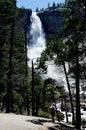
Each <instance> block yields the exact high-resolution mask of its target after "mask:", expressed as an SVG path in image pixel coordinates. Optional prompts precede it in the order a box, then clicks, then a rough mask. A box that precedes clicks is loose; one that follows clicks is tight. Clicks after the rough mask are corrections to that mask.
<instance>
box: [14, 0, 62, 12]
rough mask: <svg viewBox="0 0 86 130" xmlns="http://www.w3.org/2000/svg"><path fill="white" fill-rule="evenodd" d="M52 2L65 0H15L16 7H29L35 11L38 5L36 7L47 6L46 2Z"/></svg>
mask: <svg viewBox="0 0 86 130" xmlns="http://www.w3.org/2000/svg"><path fill="white" fill-rule="evenodd" d="M53 2H55V3H56V4H57V3H64V2H65V0H17V7H22V6H23V7H25V8H30V9H32V10H33V11H35V10H36V7H38V9H41V8H47V7H48V3H50V6H51V5H52V3H53Z"/></svg>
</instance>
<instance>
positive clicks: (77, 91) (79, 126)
mask: <svg viewBox="0 0 86 130" xmlns="http://www.w3.org/2000/svg"><path fill="white" fill-rule="evenodd" d="M76 48H77V49H76V128H77V129H78V130H80V129H81V112H80V94H79V77H80V75H79V58H78V45H77V47H76Z"/></svg>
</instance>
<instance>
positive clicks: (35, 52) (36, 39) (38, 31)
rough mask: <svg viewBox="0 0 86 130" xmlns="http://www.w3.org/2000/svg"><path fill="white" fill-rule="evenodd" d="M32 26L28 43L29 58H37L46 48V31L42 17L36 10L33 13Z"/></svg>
mask: <svg viewBox="0 0 86 130" xmlns="http://www.w3.org/2000/svg"><path fill="white" fill-rule="evenodd" d="M30 20H31V27H30V34H29V35H30V37H29V45H28V58H29V60H32V59H34V60H35V61H36V59H37V58H38V57H40V55H41V52H42V51H43V50H44V49H45V44H46V40H45V33H44V31H43V28H42V23H41V20H40V18H39V17H38V16H37V15H36V13H35V12H33V13H32V15H31V17H30Z"/></svg>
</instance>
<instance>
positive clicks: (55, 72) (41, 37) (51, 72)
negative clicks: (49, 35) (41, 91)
mask: <svg viewBox="0 0 86 130" xmlns="http://www.w3.org/2000/svg"><path fill="white" fill-rule="evenodd" d="M30 20H31V26H30V32H29V43H28V54H27V55H28V58H29V62H28V64H29V66H31V61H32V59H33V61H34V62H35V61H36V59H37V58H39V57H40V56H41V53H42V51H43V50H44V49H45V47H46V40H45V33H44V31H43V28H42V23H41V20H40V18H39V17H38V16H37V15H36V13H35V12H33V13H32V15H31V17H30ZM47 63H48V73H47V74H43V75H42V78H44V79H46V78H52V79H55V80H56V81H57V85H58V86H67V84H66V79H65V75H64V70H63V66H58V67H57V66H56V65H55V64H54V62H53V63H52V61H47ZM52 64H53V65H52ZM65 88H66V90H67V87H65Z"/></svg>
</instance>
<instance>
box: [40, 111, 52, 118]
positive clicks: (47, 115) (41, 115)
mask: <svg viewBox="0 0 86 130" xmlns="http://www.w3.org/2000/svg"><path fill="white" fill-rule="evenodd" d="M38 116H40V117H45V118H50V113H49V112H44V111H39V113H38Z"/></svg>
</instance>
